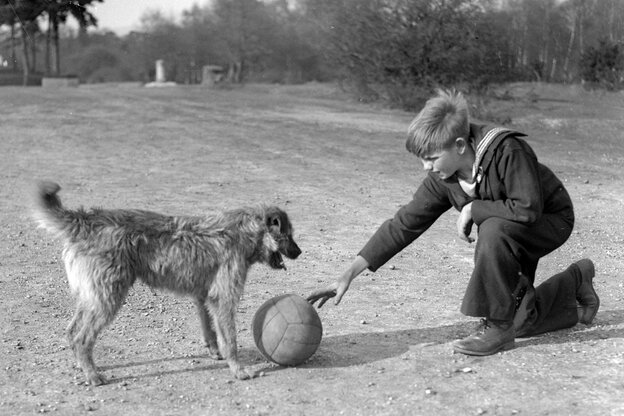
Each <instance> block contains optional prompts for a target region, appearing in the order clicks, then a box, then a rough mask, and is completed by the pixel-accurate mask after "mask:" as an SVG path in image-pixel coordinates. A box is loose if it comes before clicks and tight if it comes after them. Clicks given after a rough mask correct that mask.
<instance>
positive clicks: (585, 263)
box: [576, 259, 600, 325]
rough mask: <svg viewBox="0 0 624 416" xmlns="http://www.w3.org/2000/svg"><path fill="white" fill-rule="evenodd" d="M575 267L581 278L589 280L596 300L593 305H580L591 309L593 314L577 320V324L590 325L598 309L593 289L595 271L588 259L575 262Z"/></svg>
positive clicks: (598, 304)
mask: <svg viewBox="0 0 624 416" xmlns="http://www.w3.org/2000/svg"><path fill="white" fill-rule="evenodd" d="M576 267H578V269H579V271H580V273H581V276H583V277H587V278H588V279H589V286H590V288H591V291H592V294H593V295H594V297H595V298H596V303H595V304H593V305H582V306H583V307H585V308H593V313H592V314H591V316H589V317H582V318H581V319H579V322H580V323H582V324H585V325H591V323H592V322H593V320H594V318H595V317H596V314H597V313H598V308H600V298H599V297H598V294H597V293H596V289H595V288H594V277H595V276H596V269H595V267H594V262H592V261H591V260H589V259H583V260H579V261H577V262H576Z"/></svg>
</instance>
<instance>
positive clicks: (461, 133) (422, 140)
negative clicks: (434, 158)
mask: <svg viewBox="0 0 624 416" xmlns="http://www.w3.org/2000/svg"><path fill="white" fill-rule="evenodd" d="M469 133H470V124H469V121H468V103H467V102H466V99H465V98H464V96H463V94H462V93H461V92H457V91H455V90H451V91H448V90H442V89H439V90H437V95H435V96H434V97H432V98H430V99H429V100H427V102H426V103H425V106H424V107H423V109H422V110H420V112H419V113H418V115H416V117H415V118H414V120H412V123H411V124H410V125H409V128H408V129H407V141H406V142H405V147H406V148H407V150H408V151H409V152H411V153H413V154H415V155H416V156H418V157H426V156H427V155H430V154H432V153H436V152H439V151H441V150H443V149H446V148H448V147H449V146H450V145H451V144H453V143H454V142H455V139H457V138H458V137H463V138H465V139H468V135H469Z"/></svg>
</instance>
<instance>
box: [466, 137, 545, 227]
mask: <svg viewBox="0 0 624 416" xmlns="http://www.w3.org/2000/svg"><path fill="white" fill-rule="evenodd" d="M479 195H480V199H477V200H475V201H474V202H473V204H472V218H473V220H474V222H475V224H477V225H479V224H481V223H482V222H483V221H485V220H486V219H488V218H490V217H498V218H503V219H507V220H511V221H516V222H523V223H534V222H535V221H537V220H538V219H539V218H540V217H541V215H542V213H543V211H544V197H543V191H542V183H541V178H540V169H539V163H538V162H537V158H536V156H535V154H534V153H533V151H532V150H531V148H530V147H529V146H528V144H526V143H525V142H524V141H523V140H520V139H516V138H508V139H506V140H504V141H503V142H502V143H501V144H500V145H499V146H498V147H497V148H496V150H495V154H494V156H493V159H492V161H491V163H490V165H489V166H488V167H487V170H486V171H485V172H484V178H483V183H482V184H481V185H480V188H479Z"/></svg>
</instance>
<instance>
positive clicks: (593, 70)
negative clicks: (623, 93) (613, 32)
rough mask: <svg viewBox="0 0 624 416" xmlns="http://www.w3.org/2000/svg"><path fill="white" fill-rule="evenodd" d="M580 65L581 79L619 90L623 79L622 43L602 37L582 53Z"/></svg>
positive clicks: (623, 55)
mask: <svg viewBox="0 0 624 416" xmlns="http://www.w3.org/2000/svg"><path fill="white" fill-rule="evenodd" d="M580 65H581V76H582V78H583V81H586V82H589V83H591V84H598V85H600V86H603V87H604V88H606V89H608V90H611V91H613V90H619V89H621V86H622V79H624V45H623V44H622V43H617V42H613V41H611V40H609V39H608V38H603V39H601V40H600V41H599V42H598V45H596V46H594V47H590V48H589V49H588V50H587V51H585V53H583V56H582V58H581V62H580Z"/></svg>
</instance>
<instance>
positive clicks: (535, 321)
mask: <svg viewBox="0 0 624 416" xmlns="http://www.w3.org/2000/svg"><path fill="white" fill-rule="evenodd" d="M594 274H595V271H594V264H593V263H592V262H591V260H588V259H583V260H579V261H577V262H576V263H573V264H572V265H570V267H568V268H567V269H566V270H565V271H563V272H561V273H558V274H556V275H554V276H552V277H551V278H549V279H548V280H546V281H545V282H544V283H542V284H541V285H539V286H538V287H537V288H535V289H533V288H532V287H531V288H529V290H527V293H526V294H525V296H524V298H523V299H522V302H521V303H520V305H519V307H518V310H517V312H516V316H515V318H514V326H515V327H516V336H517V337H528V336H533V335H538V334H541V333H544V332H549V331H555V330H557V329H564V328H570V327H572V326H574V325H576V324H577V323H578V322H579V321H580V322H581V323H584V324H587V325H589V324H590V323H591V322H592V320H593V319H594V316H595V315H596V312H597V311H598V307H599V306H600V299H599V298H598V295H597V294H596V291H595V290H594V288H593V284H592V280H593V277H594ZM579 305H580V306H579Z"/></svg>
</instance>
